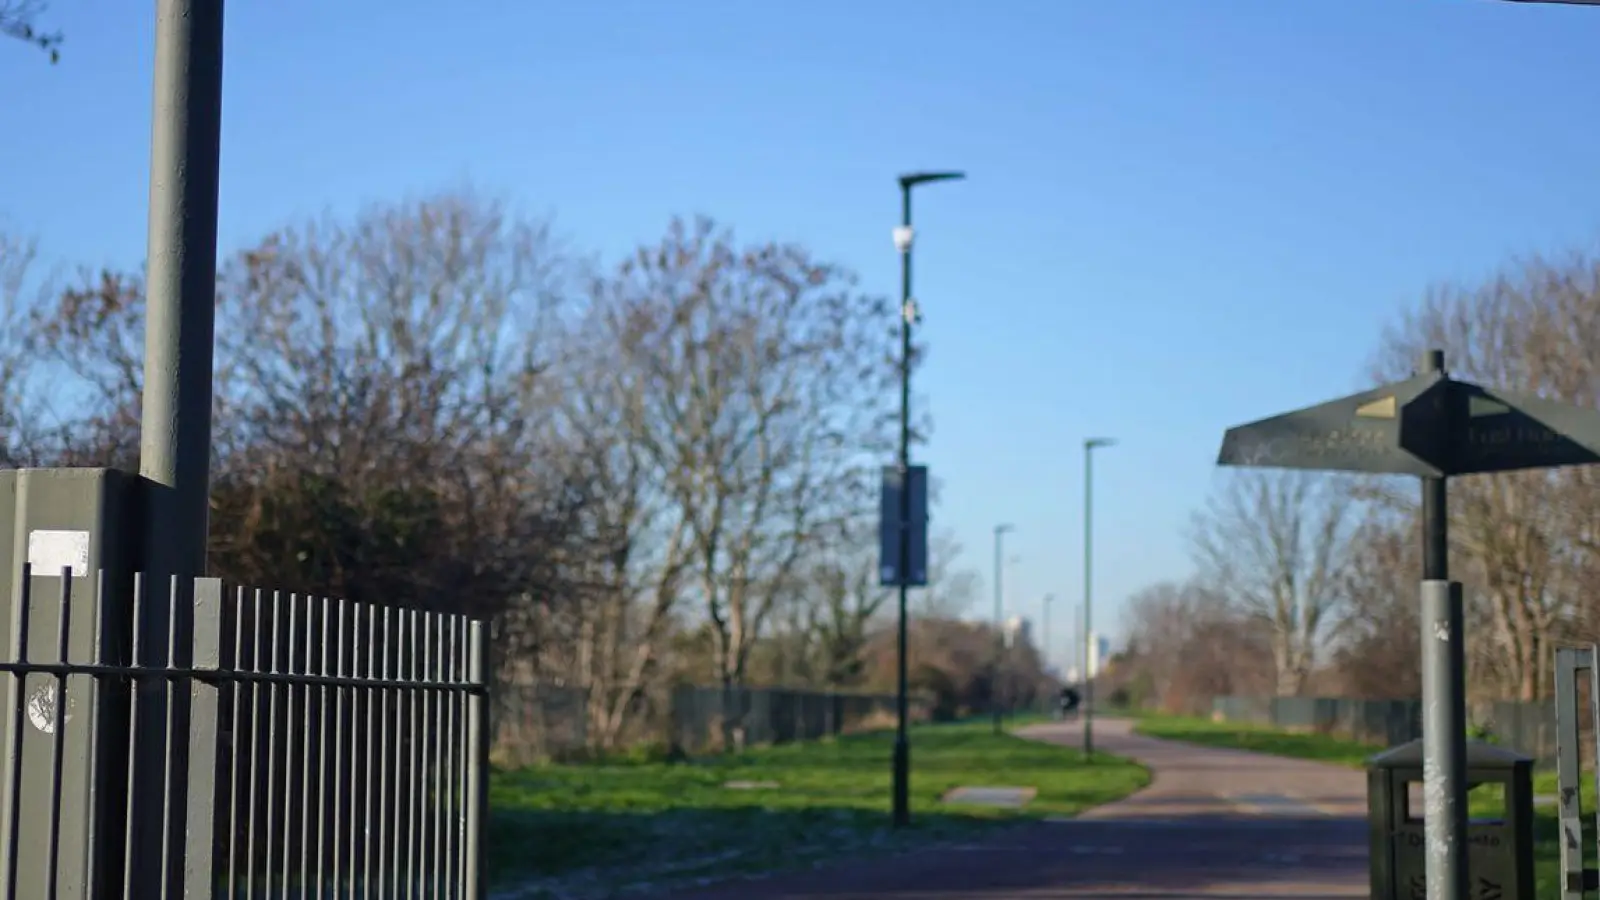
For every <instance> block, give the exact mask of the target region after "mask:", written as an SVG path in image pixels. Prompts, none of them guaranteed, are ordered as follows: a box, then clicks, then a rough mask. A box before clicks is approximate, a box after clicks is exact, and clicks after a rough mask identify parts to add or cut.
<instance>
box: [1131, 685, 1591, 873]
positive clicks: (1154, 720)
mask: <svg viewBox="0 0 1600 900" xmlns="http://www.w3.org/2000/svg"><path fill="white" fill-rule="evenodd" d="M1134 731H1135V732H1136V733H1138V734H1142V735H1144V736H1146V737H1153V738H1160V739H1162V740H1169V741H1182V742H1184V743H1189V744H1200V745H1203V746H1207V747H1225V748H1228V749H1233V750H1249V751H1253V752H1256V753H1269V754H1272V755H1274V756H1287V757H1292V758H1294V759H1308V760H1314V761H1316V762H1325V763H1330V764H1333V765H1340V766H1346V767H1349V768H1355V769H1360V768H1364V767H1365V765H1366V761H1367V759H1368V758H1369V757H1371V756H1372V755H1373V754H1375V753H1380V752H1382V751H1383V749H1384V748H1382V747H1375V746H1372V745H1369V744H1361V743H1357V742H1355V741H1348V740H1343V739H1340V738H1336V737H1329V736H1327V735H1320V734H1292V733H1289V732H1285V731H1279V730H1277V729H1274V728H1269V727H1266V726H1261V725H1249V724H1244V723H1240V722H1211V721H1207V720H1205V719H1189V718H1180V717H1174V716H1146V717H1144V718H1142V719H1141V720H1140V722H1139V724H1138V725H1136V726H1134ZM1555 793H1556V776H1555V773H1554V772H1536V773H1534V776H1533V795H1534V796H1535V797H1551V796H1554V795H1555ZM1473 795H1474V796H1473V797H1472V803H1473V805H1472V809H1471V812H1472V815H1473V816H1475V817H1499V816H1500V815H1501V814H1503V811H1504V809H1505V805H1504V804H1505V800H1504V798H1503V797H1501V796H1496V795H1495V794H1493V793H1486V792H1483V791H1481V790H1480V791H1474V792H1473ZM1583 808H1584V809H1585V810H1590V811H1592V810H1593V809H1594V808H1595V794H1594V783H1593V779H1591V778H1585V779H1584V787H1583ZM1592 819H1593V814H1592V812H1591V813H1589V814H1588V815H1587V816H1586V818H1585V822H1584V832H1585V840H1584V842H1583V846H1585V847H1593V846H1594V835H1593V825H1592ZM1558 836H1559V828H1558V824H1557V819H1556V810H1555V807H1554V806H1535V807H1534V809H1533V837H1534V847H1533V853H1534V865H1535V867H1536V871H1537V878H1538V891H1537V896H1541V897H1553V896H1556V895H1557V894H1559V893H1560V892H1561V891H1560V879H1559V875H1560V868H1559V866H1560V861H1561V860H1560V853H1561V848H1560V844H1559V843H1558Z"/></svg>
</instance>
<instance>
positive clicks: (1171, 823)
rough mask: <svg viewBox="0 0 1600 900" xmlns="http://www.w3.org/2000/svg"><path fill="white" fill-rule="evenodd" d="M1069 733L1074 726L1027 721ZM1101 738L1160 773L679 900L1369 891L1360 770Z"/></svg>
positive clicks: (1017, 899) (1177, 897) (1039, 731)
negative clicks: (923, 842)
mask: <svg viewBox="0 0 1600 900" xmlns="http://www.w3.org/2000/svg"><path fill="white" fill-rule="evenodd" d="M1024 733H1025V734H1026V735H1027V736H1028V737H1031V738H1034V739H1036V740H1044V741H1052V742H1061V743H1076V742H1077V741H1079V740H1080V739H1081V735H1080V732H1079V731H1078V728H1077V726H1076V725H1047V726H1039V727H1035V728H1031V729H1028V730H1027V731H1026V732H1024ZM1095 733H1096V738H1097V746H1098V747H1100V748H1102V749H1104V750H1106V751H1108V752H1112V753H1116V754H1118V755H1121V756H1129V757H1133V758H1134V759H1137V760H1139V761H1140V762H1142V763H1144V764H1145V765H1147V766H1149V767H1150V768H1151V769H1152V770H1153V771H1154V773H1155V777H1154V778H1153V780H1152V783H1151V785H1150V786H1149V787H1148V788H1146V789H1145V790H1143V791H1141V792H1140V793H1138V794H1136V795H1134V796H1133V797H1130V798H1128V799H1126V800H1123V801H1120V802H1118V803H1113V804H1110V805H1108V806H1104V807H1101V808H1099V809H1095V810H1092V811H1090V812H1088V813H1086V814H1085V815H1083V816H1080V817H1078V818H1076V819H1072V820H1066V821H1052V822H1041V823H1038V824H1033V825H1026V826H1021V827H1018V828H1016V829H1011V830H1008V831H1007V832H1005V833H1004V834H999V835H995V836H993V837H992V838H990V839H988V840H985V841H983V842H981V843H977V844H973V845H970V846H963V847H954V848H952V847H941V848H936V849H931V850H925V851H918V852H915V853H910V854H906V855H903V856H898V857H894V858H892V859H886V860H876V861H872V862H855V863H848V864H843V865H840V866H836V867H829V868H825V869H819V870H815V871H811V872H804V873H798V874H791V875H784V876H776V877H773V878H770V879H765V880H756V881H739V882H735V883H732V884H728V885H723V886H720V887H718V888H716V889H709V890H706V891H703V892H700V893H693V894H683V895H675V897H674V900H824V898H827V900H887V898H894V900H934V898H940V900H945V898H948V900H955V898H972V900H1025V898H1026V900H1068V898H1072V900H1094V898H1107V900H1109V898H1119V900H1121V898H1148V900H1154V898H1160V900H1183V898H1241V900H1242V898H1282V900H1291V898H1292V900H1334V898H1346V897H1366V896H1368V882H1367V851H1366V831H1365V823H1364V818H1363V817H1364V816H1365V808H1366V803H1365V793H1364V792H1365V780H1364V778H1363V777H1362V775H1361V773H1359V772H1353V771H1349V770H1345V769H1341V768H1337V767H1333V766H1326V765H1321V764H1317V763H1308V762H1302V761H1298V760H1286V759H1279V758H1276V757H1268V756H1259V755H1256V754H1251V753H1242V752H1238V751H1232V750H1217V749H1211V748H1204V747H1193V746H1188V745H1183V744H1172V743H1167V742H1163V741H1156V740H1151V739H1148V738H1142V737H1139V736H1137V735H1134V734H1132V733H1131V727H1130V725H1129V723H1126V722H1118V721H1105V722H1099V723H1096V728H1095Z"/></svg>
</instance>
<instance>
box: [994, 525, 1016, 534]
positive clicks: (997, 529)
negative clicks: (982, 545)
mask: <svg viewBox="0 0 1600 900" xmlns="http://www.w3.org/2000/svg"><path fill="white" fill-rule="evenodd" d="M1016 530H1017V526H1015V525H1011V524H1009V523H1008V524H1004V525H996V526H995V527H994V533H995V534H1005V533H1006V532H1008V531H1016Z"/></svg>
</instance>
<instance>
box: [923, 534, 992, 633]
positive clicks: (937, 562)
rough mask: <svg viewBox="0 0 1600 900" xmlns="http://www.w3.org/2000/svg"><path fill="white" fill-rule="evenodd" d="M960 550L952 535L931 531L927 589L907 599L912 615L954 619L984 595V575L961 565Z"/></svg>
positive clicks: (959, 545) (960, 547)
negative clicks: (909, 601) (910, 604)
mask: <svg viewBox="0 0 1600 900" xmlns="http://www.w3.org/2000/svg"><path fill="white" fill-rule="evenodd" d="M962 549H963V548H962V546H961V542H960V541H959V540H957V539H956V536H955V534H954V533H953V532H951V531H949V530H948V529H946V530H940V531H936V532H934V534H933V535H932V537H931V538H930V539H929V541H928V586H927V587H924V588H922V589H921V590H919V591H915V592H913V593H912V595H911V598H910V600H911V603H912V612H913V614H914V615H917V616H926V617H929V618H936V619H953V618H956V617H958V616H961V615H964V614H965V613H966V612H968V611H969V610H970V609H972V606H973V604H974V603H976V602H977V600H978V597H979V596H980V595H981V594H982V593H983V590H982V589H983V576H982V575H981V574H979V573H978V571H977V570H976V569H973V568H971V567H970V566H966V565H963V564H962V562H961V552H962Z"/></svg>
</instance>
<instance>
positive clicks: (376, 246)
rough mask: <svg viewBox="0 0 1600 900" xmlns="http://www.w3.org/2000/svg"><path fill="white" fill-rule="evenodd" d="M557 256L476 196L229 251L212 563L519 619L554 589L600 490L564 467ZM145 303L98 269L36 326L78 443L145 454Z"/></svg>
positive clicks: (98, 455)
mask: <svg viewBox="0 0 1600 900" xmlns="http://www.w3.org/2000/svg"><path fill="white" fill-rule="evenodd" d="M556 259H557V254H556V252H555V250H554V249H553V248H552V247H551V246H550V241H549V237H548V234H547V231H546V229H545V228H544V227H543V226H542V225H540V224H537V223H528V222H523V221H520V220H517V219H515V218H514V217H512V216H510V215H509V213H507V212H506V210H505V209H504V207H503V205H502V204H499V203H497V202H494V201H492V200H488V199H485V198H481V197H478V196H475V195H473V194H471V193H469V192H456V193H445V194H439V195H436V196H432V197H428V198H425V199H422V200H418V201H410V202H404V203H397V204H390V205H381V206H375V207H372V208H370V209H368V210H365V211H363V212H362V213H360V214H358V215H356V216H354V217H351V218H349V219H336V218H332V217H322V218H319V219H316V220H313V221H310V222H307V223H304V224H300V225H296V226H292V227H288V228H284V229H282V230H280V231H278V232H276V233H274V234H271V235H269V236H267V237H266V238H265V239H263V240H262V241H260V242H259V243H258V244H256V245H255V246H253V247H251V248H249V249H247V250H245V251H242V252H240V253H238V254H236V255H234V256H232V257H231V258H229V259H228V260H227V261H226V262H225V264H224V265H223V266H222V269H221V272H220V274H219V285H218V328H217V337H218V346H217V372H216V392H215V404H216V405H215V423H216V427H215V433H214V437H215V455H214V459H213V472H214V477H213V506H214V509H215V510H216V513H215V514H214V515H213V519H212V523H213V525H212V541H211V553H212V565H213V568H214V569H215V570H216V571H217V572H218V573H219V574H222V575H224V576H226V577H229V578H232V579H236V580H239V581H243V582H246V583H270V584H281V585H286V586H291V587H295V588H300V589H308V590H314V591H318V592H323V593H328V594H337V595H340V596H345V597H348V598H350V599H352V600H357V601H384V602H390V603H400V604H404V605H412V606H424V607H430V608H440V607H450V608H454V609H460V610H463V611H471V612H477V613H485V614H497V613H498V614H501V616H502V620H507V619H508V617H509V619H510V620H513V621H514V620H515V616H514V615H513V614H512V612H513V608H514V607H516V606H517V605H518V604H524V605H525V604H526V602H527V599H526V598H528V597H530V596H535V595H545V596H548V595H549V594H550V593H551V590H550V588H551V585H552V584H553V583H555V582H556V581H558V580H559V579H558V575H559V574H560V572H559V569H560V567H561V565H562V564H563V561H564V557H565V556H568V555H571V553H572V552H573V550H572V548H571V547H570V546H568V545H569V542H570V541H572V540H575V539H576V538H575V537H574V533H573V531H572V519H573V518H574V516H575V515H576V514H577V511H578V508H579V507H581V505H582V502H583V500H584V499H585V496H584V493H583V492H582V491H581V490H575V488H576V487H579V486H574V485H571V484H569V483H567V482H566V481H565V480H564V479H565V476H566V475H568V474H569V472H568V471H567V470H564V469H563V468H562V467H559V466H554V465H551V464H550V461H551V460H552V459H559V458H560V455H561V453H562V452H563V449H564V448H563V447H562V446H561V445H559V444H558V443H557V442H555V441H554V440H553V430H552V427H551V426H552V418H553V414H552V410H551V409H550V407H549V396H548V392H547V390H546V385H545V384H544V381H543V380H542V379H543V371H544V368H545V367H546V365H547V364H548V360H547V356H546V353H545V347H544V345H543V338H544V329H543V327H542V326H543V323H544V321H545V320H546V319H547V318H548V317H549V315H550V310H549V307H550V305H551V304H552V303H553V299H554V295H553V288H552V285H551V281H552V279H553V278H554V277H555V275H554V273H553V272H552V267H553V266H555V264H556V263H555V261H556ZM143 307H144V294H143V286H142V283H141V281H140V279H138V278H136V277H132V276H128V275H123V274H118V273H98V274H90V275H86V276H85V278H84V280H83V284H82V285H81V286H80V287H78V288H76V289H73V290H69V291H66V292H64V293H63V294H62V295H61V296H60V299H59V302H58V303H57V304H56V305H55V307H54V308H53V309H50V310H46V311H43V312H42V313H41V314H40V315H39V317H38V319H37V321H36V322H35V326H36V333H37V334H38V335H39V336H40V338H41V340H40V342H39V346H40V348H41V350H42V351H43V352H45V353H47V356H46V357H45V358H46V360H47V361H48V362H52V363H55V364H57V365H58V366H59V367H60V368H62V369H64V370H67V371H70V372H73V373H75V375H76V382H77V383H76V384H70V383H69V384H66V385H63V388H64V390H66V391H68V392H70V393H71V394H73V395H74V399H75V401H76V402H74V403H73V404H71V406H70V407H68V408H65V409H61V408H58V413H60V414H61V421H62V427H61V429H60V430H61V433H62V434H63V435H64V436H65V440H64V441H63V443H62V445H61V451H62V456H63V458H66V459H70V460H73V461H78V462H83V463H99V464H112V465H121V466H124V467H126V466H129V465H130V464H131V462H132V456H133V453H134V452H136V448H137V438H136V436H137V425H138V409H139V406H138V404H139V390H140V385H141V379H142V372H143V367H142V355H143V346H142V340H141V338H140V332H141V323H142V318H143ZM63 406H65V405H64V404H58V407H63ZM555 593H557V594H558V595H559V593H560V592H555ZM504 624H505V621H502V627H503V625H504ZM501 633H502V634H509V633H510V632H506V631H504V630H502V632H501ZM502 658H506V656H505V655H504V654H503V655H502Z"/></svg>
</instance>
